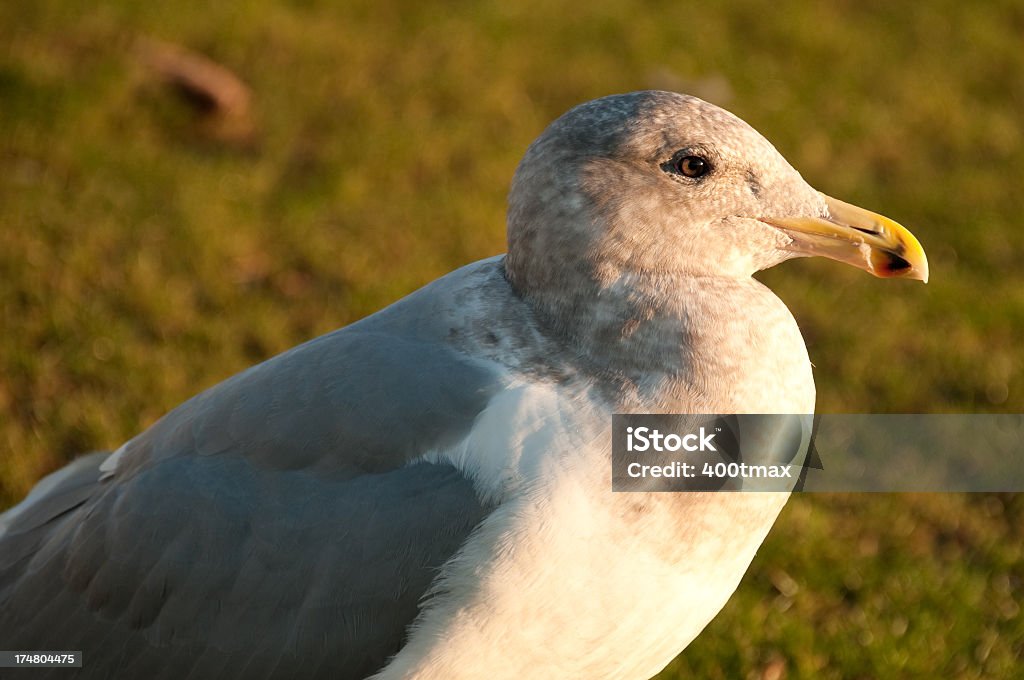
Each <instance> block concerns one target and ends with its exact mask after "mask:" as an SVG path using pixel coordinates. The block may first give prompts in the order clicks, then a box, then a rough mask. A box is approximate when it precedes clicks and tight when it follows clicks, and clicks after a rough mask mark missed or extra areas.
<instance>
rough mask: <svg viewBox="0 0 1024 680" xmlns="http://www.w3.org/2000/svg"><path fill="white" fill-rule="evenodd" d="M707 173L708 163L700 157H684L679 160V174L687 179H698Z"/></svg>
mask: <svg viewBox="0 0 1024 680" xmlns="http://www.w3.org/2000/svg"><path fill="white" fill-rule="evenodd" d="M707 171H708V162H707V161H706V160H704V159H703V158H701V157H700V156H686V157H684V158H681V159H679V172H681V173H682V174H684V175H686V176H687V177H700V176H701V175H703V174H704V173H706V172H707Z"/></svg>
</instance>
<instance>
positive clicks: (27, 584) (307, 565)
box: [0, 292, 501, 678]
mask: <svg viewBox="0 0 1024 680" xmlns="http://www.w3.org/2000/svg"><path fill="white" fill-rule="evenodd" d="M421 294H422V292H421ZM407 300H409V299H407ZM401 304H402V303H399V305H401ZM396 306H398V305H396ZM393 309H394V308H393ZM394 318H395V313H394V312H392V313H391V314H390V315H389V316H386V317H385V319H384V322H381V323H375V322H374V321H373V319H374V317H370V319H367V320H365V321H364V322H361V323H360V324H356V325H355V326H352V327H349V328H347V329H343V330H342V331H338V332H336V333H333V334H330V335H327V336H324V337H322V338H319V339H317V340H315V341H312V342H310V343H307V344H305V345H302V346H300V347H298V348H296V349H294V350H292V351H290V352H288V353H285V354H283V355H280V356H278V357H276V358H274V359H272V360H270V361H268V362H266V363H264V364H261V365H259V366H256V367H254V368H252V369H250V370H248V371H246V372H244V373H241V374H239V375H238V376H235V377H234V378H232V379H230V380H228V381H226V382H224V383H222V384H221V385H218V386H217V387H214V388H212V389H211V390H208V391H207V392H205V393H203V394H200V395H199V396H197V397H195V398H193V399H192V400H190V401H188V402H186V403H185V404H183V405H182V406H180V407H179V408H178V409H175V410H174V411H172V412H171V413H170V414H168V415H167V416H165V417H164V418H163V419H162V420H161V421H159V422H158V423H157V424H156V425H154V426H153V427H152V428H150V429H149V430H148V431H146V432H144V433H143V434H141V435H140V436H139V437H136V438H135V439H134V440H132V441H131V442H129V444H127V445H126V447H125V450H124V452H123V453H122V455H121V459H120V460H119V461H118V465H117V469H116V470H115V471H114V474H113V475H112V477H110V478H108V479H105V480H103V481H99V478H100V474H99V470H98V465H99V462H100V458H98V457H93V458H91V459H89V460H88V461H85V462H84V463H80V464H79V465H78V466H77V469H76V470H74V471H73V474H68V475H66V477H65V478H63V479H61V480H60V481H59V482H58V483H56V484H55V485H53V488H49V489H46V490H45V493H40V494H37V497H36V498H35V499H32V498H30V499H28V502H27V503H26V504H25V505H24V507H20V508H19V509H18V511H17V512H16V513H9V514H8V515H7V516H6V518H5V519H4V523H5V524H6V530H0V640H2V641H3V646H4V647H5V648H7V649H14V648H20V649H40V650H41V649H81V650H82V651H83V653H84V668H83V674H82V675H80V676H79V677H113V676H114V675H116V676H118V677H155V678H189V677H194V678H203V677H219V678H274V677H307V678H313V677H330V678H362V677H365V676H366V675H369V674H370V673H372V672H373V671H375V670H377V669H378V668H379V667H380V666H382V665H383V663H384V662H385V661H386V659H387V658H388V657H389V656H390V655H391V654H393V653H395V652H396V651H397V650H398V649H399V648H400V646H401V644H402V642H403V639H404V636H405V634H406V628H407V626H408V624H409V623H410V622H411V621H412V620H413V619H414V618H415V616H416V614H417V613H418V611H419V608H420V606H421V598H422V597H423V595H424V593H425V592H426V591H427V589H428V587H429V585H430V583H431V582H432V581H433V579H434V578H435V576H436V575H437V573H438V570H439V569H440V567H441V566H442V565H443V564H444V563H445V562H446V561H447V560H448V559H449V558H450V557H451V556H452V555H453V554H454V553H455V552H456V551H457V550H458V548H459V547H460V546H461V545H462V544H463V543H464V541H465V539H466V538H467V536H468V535H469V533H470V532H471V531H472V530H473V528H474V527H475V526H476V525H477V524H478V523H479V522H480V520H481V519H482V518H483V517H484V516H485V515H486V514H487V513H488V512H489V509H490V508H488V507H485V506H484V505H483V504H482V503H481V502H480V500H479V499H478V497H477V495H476V493H475V492H474V489H473V487H472V484H471V483H470V481H469V480H467V479H466V478H465V477H464V476H463V475H462V474H460V473H459V472H458V471H457V470H455V469H454V468H453V467H451V466H448V465H442V464H432V463H426V462H417V458H418V457H420V456H422V455H423V454H425V453H427V452H428V451H430V450H434V449H437V448H439V447H443V446H448V445H450V444H452V443H454V442H456V441H458V440H459V439H460V438H461V437H463V436H465V434H466V433H467V432H468V430H469V429H470V428H471V427H472V423H473V420H474V418H475V417H476V416H477V414H479V413H480V412H481V411H482V410H483V409H484V408H485V407H486V404H487V402H488V401H489V399H490V398H491V396H493V395H494V394H495V393H496V392H497V391H498V390H500V389H501V385H500V380H499V379H498V376H497V373H496V372H495V371H494V370H493V369H491V368H490V367H488V366H487V365H485V364H482V363H480V362H476V361H474V360H472V359H470V358H468V357H465V356H464V355H461V354H459V353H457V352H455V351H453V350H451V349H449V348H447V347H446V346H445V345H444V343H443V341H438V339H436V338H431V337H423V333H420V332H418V331H417V332H413V331H410V332H408V333H403V332H401V330H402V329H400V328H398V329H396V328H395V325H396V324H395V323H394ZM417 324H418V326H416V327H417V328H418V327H419V326H422V325H423V324H419V322H417ZM433 326H437V324H436V323H435V324H433V325H432V326H431V327H433ZM0 526H2V525H0ZM64 672H66V671H64ZM33 677H44V676H43V675H40V674H39V671H38V670H37V671H34V674H33Z"/></svg>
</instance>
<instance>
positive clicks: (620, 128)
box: [506, 91, 928, 296]
mask: <svg viewBox="0 0 1024 680" xmlns="http://www.w3.org/2000/svg"><path fill="white" fill-rule="evenodd" d="M508 247H509V249H508V256H507V258H506V270H507V272H508V276H509V279H510V280H511V281H512V283H513V285H514V286H516V288H517V289H518V290H520V291H521V292H523V293H524V294H527V295H536V296H545V295H558V294H559V291H564V290H571V289H574V288H578V286H579V284H580V281H581V279H583V280H585V281H589V282H591V283H592V284H593V286H594V287H595V288H596V289H597V290H600V289H602V288H604V287H606V286H610V285H613V284H614V283H615V282H621V281H623V280H628V279H630V278H634V277H645V276H646V277H652V278H655V279H658V280H671V279H672V278H674V277H694V276H698V277H725V278H749V277H750V276H751V275H752V274H753V273H754V272H756V271H759V270H762V269H765V268H768V267H771V266H774V265H776V264H778V263H780V262H783V261H785V260H788V259H791V258H794V257H807V256H824V257H828V258H831V259H834V260H838V261H840V262H844V263H847V264H850V265H853V266H855V267H858V268H860V269H863V270H865V271H867V272H870V273H871V274H874V275H875V276H880V277H902V278H911V279H919V280H922V281H927V279H928V261H927V258H926V257H925V254H924V250H923V248H922V247H921V244H920V243H919V242H918V241H917V239H916V238H915V237H914V236H913V235H912V234H911V233H910V232H909V231H908V230H907V229H905V228H904V227H902V226H900V225H899V224H897V223H896V222H894V221H893V220H890V219H888V218H886V217H883V216H881V215H878V214H875V213H873V212H870V211H867V210H864V209H862V208H858V207H856V206H853V205H850V204H848V203H844V202H842V201H839V200H837V199H834V198H831V197H829V196H826V195H825V194H823V193H820V192H818V191H817V190H815V189H814V188H813V187H811V186H810V185H809V184H808V183H807V182H806V181H804V179H803V178H802V177H801V176H800V173H798V172H797V171H796V170H795V169H793V167H792V166H791V165H790V164H789V163H788V162H786V159H785V158H783V157H782V155H781V154H780V153H779V152H778V151H777V150H776V149H775V147H773V146H772V145H771V143H769V142H768V140H766V139H765V138H764V137H762V136H761V135H760V134H759V133H758V132H757V131H756V130H754V129H753V128H752V127H750V126H749V125H747V124H746V123H745V122H743V121H742V120H740V119H739V118H737V117H736V116H734V115H732V114H731V113H729V112H727V111H725V110H723V109H721V108H719V107H717V106H714V105H712V104H709V103H707V102H705V101H702V100H700V99H697V98H696V97H690V96H686V95H681V94H675V93H671V92H660V91H644V92H633V93H629V94H622V95H613V96H609V97H603V98H601V99H596V100H593V101H590V102H587V103H585V104H581V105H579V106H577V107H575V108H573V109H572V110H570V111H569V112H567V113H566V114H564V115H563V116H562V117H560V118H559V119H557V120H556V121H555V122H554V123H552V124H551V125H550V126H549V127H548V128H547V130H545V131H544V133H543V134H542V135H541V136H540V137H539V138H538V139H537V140H536V141H534V142H533V144H532V145H531V146H530V147H529V149H528V150H527V152H526V155H525V156H524V158H523V160H522V162H521V163H520V164H519V167H518V169H517V170H516V174H515V178H514V180H513V183H512V189H511V192H510V194H509V212H508Z"/></svg>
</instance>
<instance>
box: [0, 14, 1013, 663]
mask: <svg viewBox="0 0 1024 680" xmlns="http://www.w3.org/2000/svg"><path fill="white" fill-rule="evenodd" d="M140 37H148V38H157V39H162V40H166V41H170V42H173V43H177V44H180V45H183V46H186V47H188V48H190V49H194V50H197V51H199V52H201V53H203V54H205V55H208V56H209V57H211V58H213V59H215V60H216V61H218V62H219V63H221V64H223V65H225V66H227V67H228V68H230V69H232V70H233V71H234V72H235V73H237V74H238V75H239V76H241V77H242V78H243V79H244V80H245V81H246V82H247V83H248V84H249V85H250V86H251V87H252V89H253V93H254V111H255V116H256V124H257V126H258V133H257V136H256V137H255V139H254V140H253V141H252V142H251V143H249V144H244V145H239V144H233V143H226V142H223V141H220V140H218V139H217V137H216V136H215V135H211V134H210V133H209V132H208V131H206V130H205V128H204V127H203V126H202V125H201V124H199V123H197V121H196V118H195V114H194V112H193V111H192V110H191V109H189V108H188V106H186V105H185V104H183V103H182V102H181V101H180V100H179V99H178V98H176V97H175V96H173V94H172V93H171V92H170V91H169V90H167V89H166V88H164V87H162V86H160V85H159V83H157V82H156V81H155V80H154V78H153V76H152V73H150V72H148V71H147V70H146V69H145V67H144V66H142V65H141V64H140V62H139V59H138V56H137V53H136V51H135V50H134V48H133V45H135V44H136V41H137V40H138V38H140ZM1022 39H1024V6H1022V5H1021V4H1020V3H1017V2H1010V1H1006V2H986V3H962V2H954V1H952V0H950V1H941V2H931V3H927V7H921V6H918V5H913V6H912V5H904V4H902V3H888V2H881V1H872V2H852V1H848V2H840V1H836V2H831V3H822V4H817V3H814V4H812V3H797V2H788V1H782V2H777V3H771V4H766V3H760V2H753V1H752V0H746V1H739V2H733V3H729V5H728V6H725V4H724V3H714V4H711V3H690V2H679V1H678V0H675V1H672V2H653V1H651V2H643V3H626V2H619V1H615V0H594V1H593V2H590V3H586V4H585V5H584V4H583V3H561V2H553V1H551V0H546V1H544V2H539V1H536V0H528V1H526V2H516V3H508V2H475V3H473V2H447V3H440V2H411V1H405V0H402V1H395V2H378V1H370V0H350V1H347V2H344V3H335V2H329V1H328V0H321V1H317V0H308V1H300V0H292V1H290V2H287V1H283V0H281V1H271V0H253V1H251V2H234V3H209V2H205V1H204V2H199V1H197V0H182V1H180V2H177V3H174V4H173V5H167V4H160V3H133V2H128V1H127V0H123V1H119V2H112V1H109V0H108V1H102V0H100V1H98V2H97V1H95V0H90V1H89V2H85V1H83V0H7V1H6V2H4V3H0V329H2V334H0V507H5V506H7V505H9V504H11V503H13V502H15V501H16V500H17V499H18V498H19V497H20V496H21V495H22V494H24V493H25V492H26V491H27V489H28V488H29V487H30V486H31V484H32V483H33V482H34V480H36V479H37V478H38V477H39V476H41V475H42V474H44V473H46V472H48V471H50V470H52V469H55V468H56V467H57V466H59V465H61V464H63V463H64V462H66V461H67V460H69V459H70V458H72V457H73V456H74V455H75V454H77V453H80V452H83V451H87V450H92V449H97V448H111V447H115V446H117V445H118V444H119V443H121V442H122V441H124V440H125V439H127V438H128V437H130V436H131V435H133V434H135V433H137V432H138V431H139V430H140V429H142V428H144V427H146V426H147V425H148V424H150V423H152V422H153V421H154V420H155V419H156V418H158V417H159V416H160V415H161V414H163V413H164V412H165V411H167V410H168V409H170V408H171V407H173V406H174V405H176V404H177V403H179V402H181V401H182V400H184V399H185V398H187V397H189V396H190V395H192V394H194V393H196V392H197V391H199V390H201V389H203V388H205V387H208V386H210V385H213V384H215V383H217V382H218V381H220V380H222V379H224V378H226V377H227V376H229V375H231V374H233V373H235V372H237V371H238V370H241V369H242V368H244V367H246V366H248V365H250V364H252V363H254V362H257V361H259V360H262V359H264V358H266V357H268V356H271V355H272V354H274V353H277V352H279V351H281V350H284V349H286V348H288V347H290V346H292V345H294V344H296V343H298V342H301V341H303V340H305V339H308V338H310V337H312V336H315V335H317V334H320V333H323V332H326V331H328V330H331V329H333V328H336V327H338V326H341V325H344V324H346V323H349V322H351V321H353V320H355V319H358V318H360V317H362V316H364V315H366V314H368V313H370V312H373V311H375V310H376V309H378V308H380V307H382V306H384V305H386V304H388V303H389V302H391V301H393V300H395V299H397V298H398V297H400V296H402V295H403V294H405V293H407V292H409V291H411V290H413V289H414V288H416V287H417V286H419V285H421V284H423V283H425V282H427V281H430V280H432V279H434V278H436V277H437V276H439V275H441V274H443V273H445V272H447V271H449V270H451V269H453V268H455V267H457V266H459V265H461V264H463V263H466V262H469V261H472V260H476V259H479V258H482V257H485V256H489V255H492V254H494V253H497V252H501V251H502V250H503V249H504V208H505V192H506V190H507V186H508V183H509V180H510V178H511V175H512V171H513V169H514V167H515V164H516V162H517V161H518V158H519V157H520V155H521V154H522V152H523V151H524V149H525V148H526V146H527V144H528V143H529V142H530V141H531V140H532V139H533V138H534V137H535V136H536V135H537V134H538V133H539V132H540V131H541V130H542V129H543V127H544V126H545V125H546V124H547V123H548V122H550V121H551V120H552V119H554V118H555V117H556V116H558V115H559V114H561V113H562V112H563V111H565V110H566V109H568V108H569V107H570V106H572V105H574V104H576V103H579V102H581V101H584V100H587V99H590V98H593V97H596V96H600V95H604V94H609V93H613V92H621V91H629V90H635V89H643V88H648V87H660V88H665V89H674V90H678V91H684V92H690V93H692V94H697V95H699V96H704V97H705V98H707V99H710V100H711V101H714V102H716V103H719V104H722V105H724V106H726V107H727V108H729V109H730V110H732V111H734V112H735V113H737V114H738V115H740V116H741V117H743V118H744V119H746V120H747V121H748V122H750V123H751V124H752V125H754V127H756V128H758V129H759V130H761V131H762V132H763V133H764V134H765V135H766V136H767V137H768V138H769V139H771V140H772V141H773V142H774V143H775V144H776V145H777V146H778V148H779V149H780V150H781V151H782V152H783V154H784V155H786V156H787V157H788V158H789V159H790V161H791V162H792V163H793V164H794V166H796V167H797V168H798V169H799V170H801V172H802V173H803V174H804V176H805V177H806V178H807V179H808V180H809V181H810V182H811V183H812V184H814V185H815V186H816V187H818V188H819V189H821V190H823V191H825V192H827V193H829V194H832V195H834V196H837V197H840V198H843V199H845V200H847V201H850V202H853V203H857V204H859V205H863V206H865V207H869V208H873V209H876V210H879V211H881V212H884V213H885V214H887V215H889V216H891V217H893V218H895V219H897V220H899V221H900V222H902V223H903V224H905V225H907V226H908V227H910V228H911V229H912V231H914V232H915V233H916V234H917V235H918V236H919V238H920V239H921V241H922V242H923V243H924V245H925V247H926V249H927V250H928V254H929V257H930V260H931V266H932V283H930V284H929V285H928V286H921V285H920V284H916V285H915V284H912V283H910V282H883V281H879V280H875V279H871V278H869V277H867V276H865V275H863V274H862V273H861V272H858V271H855V270H853V269H852V268H848V267H842V266H839V265H836V264H835V263H829V262H820V261H798V262H793V263H787V264H785V265H783V266H781V267H779V268H777V269H776V270H773V271H770V272H767V273H766V274H765V275H764V276H763V279H764V280H765V281H766V282H768V283H769V284H770V285H771V286H772V287H773V288H774V289H775V290H776V291H777V292H778V293H779V294H780V295H781V296H782V297H783V299H784V300H786V301H787V303H788V304H789V305H790V307H791V309H793V311H794V313H795V315H796V317H797V319H798V320H799V321H800V323H801V326H802V328H803V329H804V333H805V336H806V338H807V340H808V345H809V349H810V353H811V357H812V360H813V361H814V363H815V365H816V376H817V382H818V390H819V398H818V406H819V410H820V411H825V412H827V411H834V412H852V411H865V412H867V411H871V412H985V411H1006V412H1021V411H1022V410H1024V367H1022V363H1021V351H1020V349H1019V346H1018V340H1019V339H1020V338H1021V337H1024V286H1022V283H1024V280H1022V279H1024V277H1022V273H1021V269H1020V267H1019V265H1018V263H1019V261H1020V258H1021V254H1022V247H1024V229H1022V227H1024V219H1022V213H1024V190H1022V186H1021V185H1022V179H1024V153H1022V148H1024V132H1022V124H1021V123H1022V120H1024V49H1022V48H1021V45H1022V44H1024V42H1022ZM1022 534H1024V502H1022V501H1021V499H1020V498H1018V497H1016V496H989V495H970V496H964V495H920V496H908V495H901V496H886V495H859V496H854V495H846V496H843V495H806V496H803V497H799V498H795V499H794V500H793V501H792V502H791V503H790V504H789V506H788V508H787V509H786V511H784V513H783V516H782V518H781V519H780V521H779V523H778V525H777V526H776V528H775V529H774V530H773V533H772V534H771V536H770V537H769V539H768V541H767V542H766V543H765V545H764V547H763V549H762V550H761V554H760V555H759V557H758V558H757V560H756V561H755V563H754V566H753V568H752V569H751V571H750V573H749V574H748V575H747V577H746V578H745V580H744V583H743V585H742V586H741V588H740V590H739V592H738V593H737V595H736V596H735V597H734V598H733V600H732V601H731V602H730V604H729V605H728V606H727V607H726V609H725V610H724V611H723V612H722V614H721V615H720V616H719V617H718V618H717V619H716V620H715V621H714V622H713V623H712V624H711V625H710V627H709V628H708V629H707V631H706V632H705V633H704V634H703V635H702V636H701V637H700V638H699V639H698V640H697V641H696V642H695V643H694V644H693V645H691V646H690V647H689V648H688V649H687V651H686V652H685V654H683V655H682V656H681V657H680V658H679V659H678V660H677V661H676V662H674V663H673V664H672V665H671V666H670V667H669V668H668V669H667V670H666V671H665V673H664V674H663V675H662V676H661V677H663V678H677V677H678V678H682V677H701V678H757V679H763V680H775V679H777V678H782V677H790V678H890V677H919V678H935V677H958V678H982V677H985V678H1011V677H1019V676H1020V673H1021V671H1020V666H1021V656H1022V650H1024V616H1022V615H1021V612H1020V601H1021V588H1022V579H1024V556H1022V554H1021V546H1022V538H1024V537H1022ZM658 625H659V622H658V621H651V627H652V631H653V630H656V629H657V627H658Z"/></svg>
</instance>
